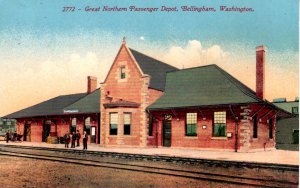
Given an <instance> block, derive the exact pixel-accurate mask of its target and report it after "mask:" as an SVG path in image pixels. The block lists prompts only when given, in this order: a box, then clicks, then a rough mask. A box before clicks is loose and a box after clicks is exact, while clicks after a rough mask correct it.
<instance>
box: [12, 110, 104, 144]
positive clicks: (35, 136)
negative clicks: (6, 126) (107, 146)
mask: <svg viewBox="0 0 300 188" xmlns="http://www.w3.org/2000/svg"><path fill="white" fill-rule="evenodd" d="M75 117H77V119H78V121H77V126H76V128H77V130H79V131H80V133H81V135H83V130H84V129H83V126H84V120H83V118H84V117H83V116H82V115H76V116H75ZM90 117H91V119H92V120H91V126H95V127H96V143H97V142H98V117H97V116H96V115H91V116H90ZM45 120H53V122H55V123H52V124H51V130H50V131H51V133H52V134H53V133H54V132H55V130H56V128H55V127H56V126H57V136H58V137H63V136H64V135H65V134H66V133H67V132H70V124H71V122H70V117H69V116H65V117H63V119H62V117H57V116H53V117H48V118H47V119H43V118H39V120H33V121H32V118H30V119H18V120H17V121H18V123H17V127H16V131H17V133H18V134H21V135H24V122H25V121H30V122H31V126H30V128H31V138H30V141H31V142H42V134H43V122H44V121H45ZM55 124H56V126H55ZM23 138H24V137H23ZM90 141H91V139H89V143H90ZM80 142H82V137H81V139H80Z"/></svg>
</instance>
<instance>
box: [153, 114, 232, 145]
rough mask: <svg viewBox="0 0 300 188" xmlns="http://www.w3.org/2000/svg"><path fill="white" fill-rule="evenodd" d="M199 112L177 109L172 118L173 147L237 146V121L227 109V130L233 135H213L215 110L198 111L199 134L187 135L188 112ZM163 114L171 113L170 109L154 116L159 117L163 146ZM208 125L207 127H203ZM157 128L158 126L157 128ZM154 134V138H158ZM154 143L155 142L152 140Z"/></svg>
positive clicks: (159, 136)
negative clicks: (228, 136)
mask: <svg viewBox="0 0 300 188" xmlns="http://www.w3.org/2000/svg"><path fill="white" fill-rule="evenodd" d="M217 111H226V109H218V110H217ZM188 112H197V111H195V110H180V111H176V112H175V113H176V116H173V118H172V130H171V132H172V133H171V134H172V139H171V147H187V148H206V149H207V148H208V149H209V148H218V149H229V150H233V149H234V146H235V134H234V132H235V123H234V118H233V117H231V114H230V112H229V111H227V113H226V114H227V124H226V125H227V126H226V132H227V133H228V132H231V133H232V137H231V138H227V137H213V136H212V133H213V123H212V117H213V111H212V110H205V111H202V114H203V117H204V118H205V119H203V117H202V115H201V114H200V113H199V112H197V136H186V135H185V133H186V130H185V129H186V113H188ZM162 114H170V111H165V112H159V113H157V112H156V113H154V116H155V117H156V118H158V119H159V125H158V138H157V140H158V146H162V139H163V136H162V118H161V117H162ZM203 126H206V128H203ZM154 129H156V126H155V128H154ZM155 136H156V135H154V138H153V140H156V137H155ZM150 143H153V142H150Z"/></svg>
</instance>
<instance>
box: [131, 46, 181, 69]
mask: <svg viewBox="0 0 300 188" xmlns="http://www.w3.org/2000/svg"><path fill="white" fill-rule="evenodd" d="M128 49H129V50H133V51H135V52H137V53H140V54H142V55H144V56H146V57H148V58H151V59H154V60H156V61H158V62H160V63H162V64H165V65H168V66H170V67H173V68H175V69H179V68H177V67H174V66H173V65H170V64H168V63H165V62H163V61H161V60H158V59H156V58H154V57H151V56H149V55H146V54H144V53H141V52H139V51H137V50H135V49H132V48H129V47H128ZM133 56H134V55H133ZM179 70H180V69H179Z"/></svg>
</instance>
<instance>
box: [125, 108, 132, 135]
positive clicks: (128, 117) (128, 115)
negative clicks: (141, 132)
mask: <svg viewBox="0 0 300 188" xmlns="http://www.w3.org/2000/svg"><path fill="white" fill-rule="evenodd" d="M130 127H131V113H124V135H130Z"/></svg>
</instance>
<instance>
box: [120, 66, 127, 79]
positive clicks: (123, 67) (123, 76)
mask: <svg viewBox="0 0 300 188" xmlns="http://www.w3.org/2000/svg"><path fill="white" fill-rule="evenodd" d="M120 78H121V79H125V78H126V73H125V66H121V67H120Z"/></svg>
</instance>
